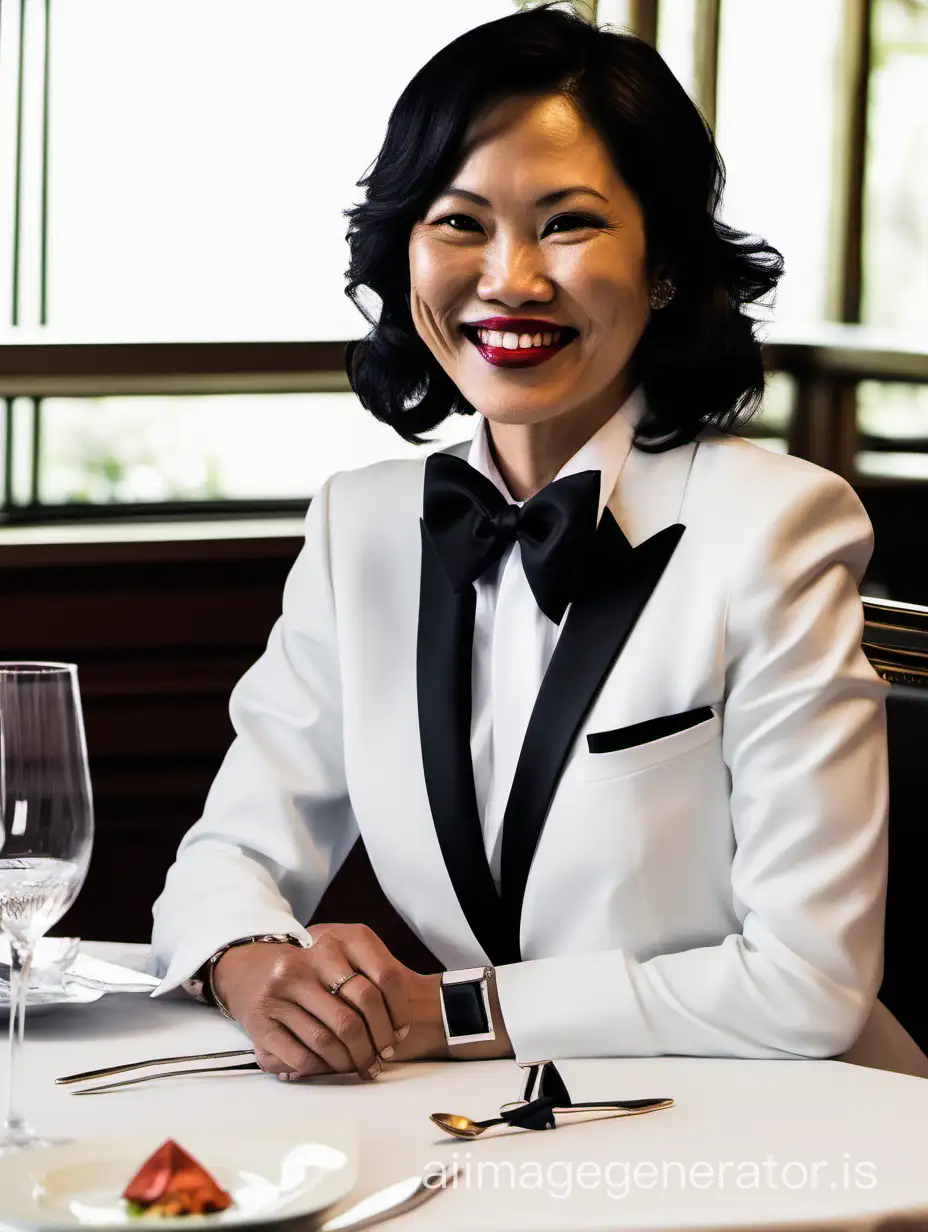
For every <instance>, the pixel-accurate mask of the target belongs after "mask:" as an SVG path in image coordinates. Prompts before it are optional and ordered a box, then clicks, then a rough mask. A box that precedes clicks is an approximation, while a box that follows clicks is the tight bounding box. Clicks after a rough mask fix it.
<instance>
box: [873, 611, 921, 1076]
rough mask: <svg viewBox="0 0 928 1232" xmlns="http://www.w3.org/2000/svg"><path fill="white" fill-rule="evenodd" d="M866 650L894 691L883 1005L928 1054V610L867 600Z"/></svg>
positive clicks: (890, 698) (888, 708) (891, 700)
mask: <svg viewBox="0 0 928 1232" xmlns="http://www.w3.org/2000/svg"><path fill="white" fill-rule="evenodd" d="M863 603H864V618H865V625H864V636H863V647H864V651H865V653H866V655H867V657H868V658H869V660H870V662H871V664H872V665H873V667H874V668H875V670H876V671H877V672H878V673H879V674H880V675H881V676H882V677H883V679H884V680H886V681H888V682H889V684H890V685H891V686H892V687H891V689H890V692H889V694H888V696H887V699H886V714H887V723H888V731H889V888H888V893H887V904H886V944H885V957H884V969H883V984H882V987H881V988H880V994H879V995H880V1000H881V1001H882V1002H883V1004H884V1005H885V1006H886V1007H887V1009H889V1010H890V1011H891V1012H892V1013H893V1014H894V1015H895V1016H896V1018H898V1020H899V1021H900V1022H901V1023H902V1025H903V1026H904V1027H905V1029H906V1030H907V1031H908V1033H909V1034H910V1035H911V1036H912V1038H913V1039H914V1040H915V1042H916V1043H917V1044H918V1045H919V1047H921V1048H922V1049H923V1050H924V1051H926V1052H928V999H923V998H924V990H923V982H922V974H921V972H922V964H923V962H924V959H925V950H926V940H928V928H926V924H925V919H924V918H923V917H922V915H921V911H920V909H919V907H918V903H919V902H920V901H921V896H922V894H925V893H926V888H928V887H926V886H925V884H924V876H923V870H924V869H925V867H926V857H928V830H926V826H925V823H926V821H928V790H926V789H928V607H918V606H916V605H915V604H911V603H897V602H894V601H892V600H888V599H875V598H867V597H866V596H864V598H863Z"/></svg>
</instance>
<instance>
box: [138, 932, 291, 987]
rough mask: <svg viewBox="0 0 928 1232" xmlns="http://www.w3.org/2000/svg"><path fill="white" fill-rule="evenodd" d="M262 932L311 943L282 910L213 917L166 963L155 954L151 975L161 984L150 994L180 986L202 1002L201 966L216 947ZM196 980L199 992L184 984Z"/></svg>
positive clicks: (189, 983)
mask: <svg viewBox="0 0 928 1232" xmlns="http://www.w3.org/2000/svg"><path fill="white" fill-rule="evenodd" d="M263 933H292V935H293V936H294V937H296V938H298V939H299V940H300V941H302V942H303V944H304V945H306V946H308V945H310V944H311V943H312V939H311V937H310V934H309V931H308V930H307V929H306V928H304V926H303V925H302V924H300V923H299V922H298V921H297V920H295V919H294V918H293V916H290V915H287V914H286V912H283V911H280V912H275V911H268V912H259V913H257V914H255V915H250V916H248V917H245V916H241V917H238V918H236V919H235V920H230V919H225V920H217V921H215V922H211V923H210V924H209V926H208V927H204V928H202V929H201V930H199V931H198V933H197V936H196V937H189V938H186V939H185V940H184V941H182V942H181V944H180V945H179V946H178V947H177V949H176V950H175V951H174V953H173V954H172V955H171V956H170V958H169V959H168V960H167V962H165V961H164V959H163V958H161V957H160V956H156V957H155V959H154V970H153V971H152V974H153V975H157V976H160V977H161V983H160V984H159V985H158V987H157V988H156V989H155V990H154V991H153V992H152V994H151V995H152V996H153V997H161V996H163V995H164V994H165V993H167V992H170V991H171V990H172V989H174V988H177V987H180V986H183V987H184V989H185V991H188V992H190V993H191V995H192V996H194V997H196V999H197V1000H198V1001H200V1000H202V1001H205V1000H206V998H205V996H203V989H202V978H201V968H202V967H203V966H204V965H205V964H206V963H207V962H209V960H210V959H211V958H212V956H213V955H214V954H215V953H216V952H217V950H221V949H222V948H223V946H226V945H228V944H229V943H230V942H231V941H238V939H239V938H240V937H251V936H259V935H261V934H263ZM165 968H166V969H165ZM196 983H199V984H200V989H199V995H198V994H197V991H196V990H195V988H191V987H188V985H191V984H196Z"/></svg>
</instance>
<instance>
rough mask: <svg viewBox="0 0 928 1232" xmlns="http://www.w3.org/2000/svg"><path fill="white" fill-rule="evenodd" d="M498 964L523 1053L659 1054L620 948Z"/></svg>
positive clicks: (540, 1057)
mask: <svg viewBox="0 0 928 1232" xmlns="http://www.w3.org/2000/svg"><path fill="white" fill-rule="evenodd" d="M494 970H495V973H496V989H497V995H498V996H499V1004H500V1009H501V1010H502V1014H503V1019H504V1021H505V1023H506V1030H507V1032H508V1033H509V1039H510V1040H511V1042H512V1047H513V1051H514V1053H515V1059H516V1060H517V1061H521V1062H523V1063H524V1062H528V1061H555V1060H559V1059H561V1058H567V1057H615V1056H654V1055H656V1052H655V1047H654V1040H653V1033H652V1031H651V1026H650V1023H649V1022H648V1020H647V1018H646V1017H645V1015H644V1012H643V1010H642V1008H641V1005H640V1002H639V999H638V997H637V996H636V993H635V988H634V984H633V981H632V977H631V975H630V973H629V970H628V963H627V961H626V958H625V955H624V954H623V953H622V951H621V950H607V951H598V952H595V953H591V954H564V955H558V956H557V957H554V958H533V959H528V960H527V961H525V962H521V963H505V964H504V965H503V966H501V967H496V968H494Z"/></svg>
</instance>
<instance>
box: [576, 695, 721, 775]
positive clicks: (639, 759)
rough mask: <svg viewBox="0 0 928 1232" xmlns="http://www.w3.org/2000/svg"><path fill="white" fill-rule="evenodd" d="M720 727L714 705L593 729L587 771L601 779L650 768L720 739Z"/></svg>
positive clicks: (584, 766)
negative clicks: (619, 725)
mask: <svg viewBox="0 0 928 1232" xmlns="http://www.w3.org/2000/svg"><path fill="white" fill-rule="evenodd" d="M721 726H722V720H721V718H720V716H719V714H718V713H717V712H716V711H715V710H713V709H712V707H711V706H698V707H696V709H694V710H683V711H680V712H679V713H678V714H668V715H661V716H659V717H658V718H654V719H646V720H645V721H644V722H643V723H632V724H629V725H628V726H627V727H617V728H614V729H613V730H611V731H602V732H590V733H589V734H588V735H587V738H586V739H587V748H588V753H587V755H586V756H585V757H584V758H583V771H584V774H585V776H586V777H587V778H594V779H601V778H613V777H615V776H617V775H621V774H633V773H635V772H636V771H638V770H647V769H648V768H649V767H651V766H656V765H659V764H660V763H661V762H665V761H671V760H672V759H673V758H675V757H680V756H683V755H684V754H685V753H690V752H692V751H693V750H694V749H698V748H700V747H701V746H702V745H703V744H707V743H708V742H709V741H711V740H715V739H717V738H718V737H719V734H720V731H721Z"/></svg>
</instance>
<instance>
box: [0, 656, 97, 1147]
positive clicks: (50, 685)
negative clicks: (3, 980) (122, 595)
mask: <svg viewBox="0 0 928 1232" xmlns="http://www.w3.org/2000/svg"><path fill="white" fill-rule="evenodd" d="M92 846H93V796H92V794H91V788H90V772H89V768H88V763H87V745H86V741H85V739H84V718H83V714H82V711H81V698H80V689H79V687H78V683H77V668H76V666H75V665H74V664H73V663H10V662H0V933H2V935H4V936H6V937H7V938H8V939H9V942H10V952H11V957H10V968H11V977H10V1063H9V1079H8V1083H9V1085H8V1091H7V1113H6V1123H5V1125H4V1133H3V1136H2V1138H0V1157H2V1156H3V1155H6V1154H8V1153H10V1152H11V1151H14V1150H19V1149H21V1148H23V1147H27V1146H47V1145H50V1142H49V1140H48V1139H43V1138H41V1137H39V1135H38V1134H37V1133H36V1132H35V1131H34V1130H33V1129H32V1128H31V1127H30V1126H29V1125H28V1124H27V1122H26V1121H25V1120H24V1118H23V1117H22V1116H21V1115H20V1114H19V1113H18V1112H17V1110H16V1100H15V1095H16V1086H15V1080H16V1063H17V1059H18V1057H19V1053H20V1051H21V1049H22V1042H23V1028H24V1025H25V1013H26V993H27V989H28V985H29V974H30V970H31V967H32V959H33V952H34V949H35V944H36V942H37V941H38V939H39V938H40V937H42V936H44V934H45V933H46V932H47V931H48V930H49V928H51V926H52V925H53V924H55V923H57V921H58V920H60V919H61V917H62V916H63V915H64V913H65V912H66V911H67V909H68V908H69V907H70V906H71V904H72V903H73V902H74V900H75V898H76V897H77V895H78V892H79V891H80V888H81V886H82V885H83V883H84V877H85V876H86V874H87V866H88V865H89V863H90V851H91V847H92Z"/></svg>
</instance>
